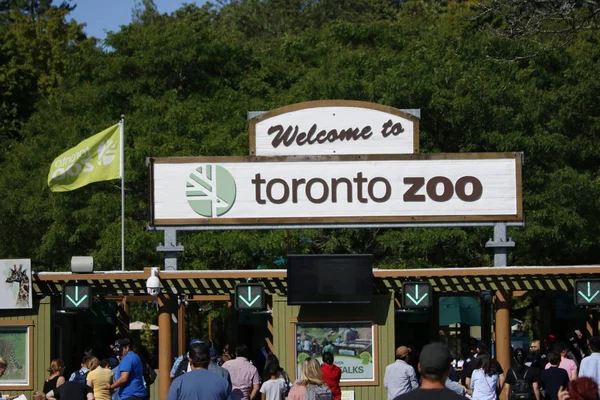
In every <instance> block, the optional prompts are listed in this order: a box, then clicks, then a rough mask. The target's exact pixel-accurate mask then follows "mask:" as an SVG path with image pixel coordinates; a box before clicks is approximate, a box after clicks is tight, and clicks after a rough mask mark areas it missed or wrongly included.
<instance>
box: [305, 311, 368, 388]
mask: <svg viewBox="0 0 600 400" xmlns="http://www.w3.org/2000/svg"><path fill="white" fill-rule="evenodd" d="M295 326H296V331H295V338H296V346H295V347H296V350H295V355H296V357H295V360H296V377H300V366H301V365H302V362H303V361H304V360H305V359H306V358H308V357H313V358H316V359H317V360H319V362H320V363H323V353H325V352H330V353H332V354H333V357H334V362H333V363H334V364H335V365H337V366H338V367H340V369H341V370H342V379H341V382H356V381H370V382H373V381H375V378H376V374H375V367H374V366H375V365H376V360H374V358H375V357H376V352H375V351H374V343H373V338H374V337H375V326H374V324H373V322H306V323H304V322H297V323H296V324H295Z"/></svg>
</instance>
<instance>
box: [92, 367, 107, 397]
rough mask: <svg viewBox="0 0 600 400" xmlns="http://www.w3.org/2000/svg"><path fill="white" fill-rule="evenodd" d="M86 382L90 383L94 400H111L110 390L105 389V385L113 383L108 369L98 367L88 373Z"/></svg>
mask: <svg viewBox="0 0 600 400" xmlns="http://www.w3.org/2000/svg"><path fill="white" fill-rule="evenodd" d="M87 380H88V381H92V387H93V388H94V397H95V398H96V400H111V395H110V390H108V389H106V384H107V383H112V381H113V374H112V371H111V370H110V369H108V368H101V367H98V368H96V369H95V370H93V371H90V373H89V374H88V376H87Z"/></svg>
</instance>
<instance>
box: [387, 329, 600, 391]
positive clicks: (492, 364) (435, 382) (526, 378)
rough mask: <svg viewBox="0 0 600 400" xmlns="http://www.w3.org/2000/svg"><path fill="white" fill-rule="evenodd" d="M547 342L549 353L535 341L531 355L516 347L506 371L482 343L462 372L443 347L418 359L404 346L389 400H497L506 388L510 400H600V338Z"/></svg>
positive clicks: (390, 376) (428, 349)
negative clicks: (457, 368)
mask: <svg viewBox="0 0 600 400" xmlns="http://www.w3.org/2000/svg"><path fill="white" fill-rule="evenodd" d="M574 342H575V343H574ZM544 344H545V346H546V351H543V349H542V343H541V342H540V341H537V340H535V341H533V342H531V344H530V346H529V352H527V351H526V350H525V349H522V348H516V349H514V350H513V352H512V362H511V366H510V368H509V369H508V371H506V372H505V371H504V370H503V369H502V367H501V366H500V364H499V363H498V362H497V361H496V360H495V359H494V358H493V357H492V355H491V354H490V351H489V347H488V346H487V345H486V343H485V342H483V341H480V342H475V343H474V345H472V346H471V347H470V354H469V355H468V357H467V359H466V360H465V361H464V364H463V365H462V368H460V371H457V370H456V369H455V368H454V365H456V363H455V360H454V357H453V355H452V353H451V352H450V350H449V349H448V347H447V346H446V345H444V344H442V343H432V344H428V345H426V346H425V347H424V348H423V349H422V351H421V353H420V354H419V355H418V356H415V355H413V353H412V352H411V349H410V348H408V347H407V346H400V347H398V349H396V361H395V362H394V363H392V364H391V365H389V366H387V368H386V370H385V375H384V386H385V388H386V389H387V391H388V396H387V397H388V400H413V399H430V398H431V399H433V398H435V399H448V400H451V399H461V398H462V399H465V398H470V399H473V400H496V399H498V398H499V394H500V393H501V392H502V391H503V390H506V393H507V394H508V398H509V399H510V400H569V399H570V400H600V389H599V383H600V337H599V336H595V337H591V338H589V339H588V340H587V341H584V340H582V337H581V336H580V337H578V338H577V340H575V341H573V340H570V342H569V345H567V344H566V343H565V342H561V341H558V340H556V338H555V337H554V336H552V335H551V336H550V337H549V338H548V339H547V340H545V341H544ZM574 344H575V345H574ZM411 355H412V357H411Z"/></svg>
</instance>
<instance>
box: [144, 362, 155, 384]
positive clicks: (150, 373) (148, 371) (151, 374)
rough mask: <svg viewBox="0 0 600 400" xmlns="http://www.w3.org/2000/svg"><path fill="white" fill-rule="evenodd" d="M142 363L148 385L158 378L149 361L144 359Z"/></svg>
mask: <svg viewBox="0 0 600 400" xmlns="http://www.w3.org/2000/svg"><path fill="white" fill-rule="evenodd" d="M142 364H143V367H144V382H145V383H146V387H148V386H150V385H152V384H153V383H154V381H155V380H156V371H155V370H154V368H152V366H151V365H150V364H148V363H147V362H145V361H142Z"/></svg>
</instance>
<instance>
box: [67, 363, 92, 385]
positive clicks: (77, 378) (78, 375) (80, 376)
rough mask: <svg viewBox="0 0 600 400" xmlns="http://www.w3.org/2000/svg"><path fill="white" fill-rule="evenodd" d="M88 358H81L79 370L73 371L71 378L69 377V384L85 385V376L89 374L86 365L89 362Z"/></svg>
mask: <svg viewBox="0 0 600 400" xmlns="http://www.w3.org/2000/svg"><path fill="white" fill-rule="evenodd" d="M90 358H91V357H90V356H83V358H82V359H81V368H80V369H79V370H78V371H75V372H73V373H72V374H71V376H70V377H69V382H79V383H85V381H86V379H87V374H88V372H90V370H89V368H88V367H87V363H88V361H89V360H90Z"/></svg>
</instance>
